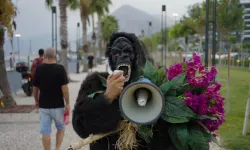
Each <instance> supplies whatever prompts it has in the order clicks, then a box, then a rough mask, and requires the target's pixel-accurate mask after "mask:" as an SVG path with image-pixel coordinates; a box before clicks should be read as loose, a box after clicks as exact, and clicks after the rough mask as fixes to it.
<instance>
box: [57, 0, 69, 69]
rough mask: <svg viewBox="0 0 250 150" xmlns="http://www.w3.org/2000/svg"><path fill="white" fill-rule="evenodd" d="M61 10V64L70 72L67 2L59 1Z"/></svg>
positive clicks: (64, 0)
mask: <svg viewBox="0 0 250 150" xmlns="http://www.w3.org/2000/svg"><path fill="white" fill-rule="evenodd" d="M59 8H60V38H61V52H62V53H61V64H62V65H63V66H64V68H65V69H66V71H67V72H68V57H67V49H68V28H67V0H60V1H59Z"/></svg>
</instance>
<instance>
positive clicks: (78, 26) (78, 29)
mask: <svg viewBox="0 0 250 150" xmlns="http://www.w3.org/2000/svg"><path fill="white" fill-rule="evenodd" d="M79 38H80V23H79V22H78V23H77V28H76V53H77V59H76V61H77V62H76V72H77V73H80V71H79V70H80V62H79V61H80V54H79V53H80V52H79V51H80V42H79Z"/></svg>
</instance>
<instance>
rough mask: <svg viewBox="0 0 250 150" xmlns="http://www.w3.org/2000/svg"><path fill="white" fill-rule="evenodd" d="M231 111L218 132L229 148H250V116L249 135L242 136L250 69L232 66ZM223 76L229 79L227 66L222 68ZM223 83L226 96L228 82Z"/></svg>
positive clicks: (241, 149) (247, 149)
mask: <svg viewBox="0 0 250 150" xmlns="http://www.w3.org/2000/svg"><path fill="white" fill-rule="evenodd" d="M230 74H231V75H230V76H231V77H230V79H231V80H230V113H229V114H228V115H227V116H226V118H225V123H224V124H223V125H222V126H221V127H220V129H219V131H218V134H219V136H220V137H221V140H222V143H223V147H225V148H226V149H229V150H236V149H237V150H250V134H249V133H250V118H249V121H248V128H247V132H248V135H247V136H242V129H243V122H244V117H245V111H246V104H247V99H248V91H249V85H250V71H249V70H248V69H239V68H238V69H237V68H231V72H230ZM220 77H221V78H223V79H227V68H226V67H225V68H221V75H220ZM221 84H222V93H221V94H222V95H223V96H224V97H226V86H227V83H226V82H221Z"/></svg>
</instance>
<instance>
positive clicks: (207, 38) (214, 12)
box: [205, 0, 217, 67]
mask: <svg viewBox="0 0 250 150" xmlns="http://www.w3.org/2000/svg"><path fill="white" fill-rule="evenodd" d="M209 5H210V3H209V0H206V29H205V35H206V37H205V41H206V42H205V65H206V67H208V58H210V57H211V55H209V53H208V43H209V25H210V23H212V27H213V30H212V66H215V54H216V5H217V0H213V15H212V16H213V20H210V19H209V10H210V9H209Z"/></svg>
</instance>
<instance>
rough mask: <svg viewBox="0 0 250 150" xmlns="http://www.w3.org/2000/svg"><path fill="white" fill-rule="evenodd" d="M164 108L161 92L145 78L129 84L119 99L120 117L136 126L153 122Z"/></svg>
mask: <svg viewBox="0 0 250 150" xmlns="http://www.w3.org/2000/svg"><path fill="white" fill-rule="evenodd" d="M164 106H165V101H164V96H163V94H162V92H161V90H160V89H159V88H158V87H157V86H156V85H154V84H153V83H152V82H151V81H150V80H149V79H147V78H140V79H139V80H138V81H137V82H134V83H131V84H129V85H128V86H127V87H126V88H125V89H124V90H123V91H122V93H121V95H120V98H119V108H120V111H121V113H122V115H123V116H124V117H125V118H126V119H127V120H129V121H130V122H133V123H135V124H138V125H147V124H152V123H153V122H155V121H156V120H157V119H158V118H159V117H160V116H161V114H162V113H163V110H164Z"/></svg>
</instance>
